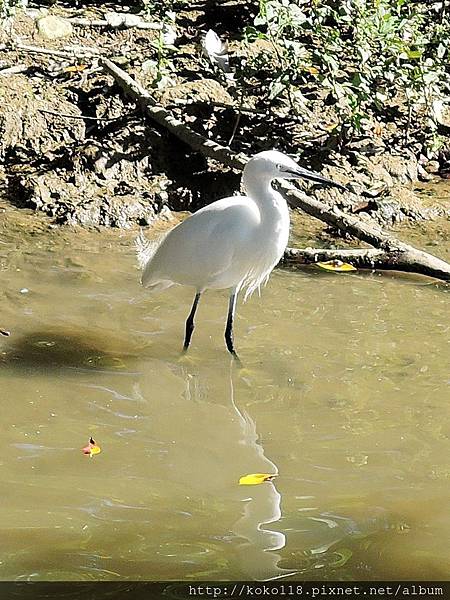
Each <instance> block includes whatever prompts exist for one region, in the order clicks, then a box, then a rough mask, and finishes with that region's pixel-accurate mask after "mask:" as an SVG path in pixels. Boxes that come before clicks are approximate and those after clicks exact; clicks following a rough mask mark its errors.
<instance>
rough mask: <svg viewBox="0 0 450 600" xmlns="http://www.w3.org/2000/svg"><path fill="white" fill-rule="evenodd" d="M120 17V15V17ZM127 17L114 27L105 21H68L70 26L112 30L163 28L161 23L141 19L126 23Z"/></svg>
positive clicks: (73, 19)
mask: <svg viewBox="0 0 450 600" xmlns="http://www.w3.org/2000/svg"><path fill="white" fill-rule="evenodd" d="M120 16H122V15H120ZM128 16H129V15H127V14H125V15H124V18H123V20H122V21H121V22H118V24H117V25H115V24H114V23H113V22H112V21H108V20H107V19H93V20H92V21H91V20H90V19H84V18H79V17H73V18H72V19H68V21H69V22H70V23H72V25H75V26H82V27H83V26H86V27H111V28H112V29H122V28H125V29H131V28H133V27H135V28H136V29H152V30H154V31H159V30H161V29H162V28H163V24H162V23H150V22H147V21H144V19H141V20H140V21H133V22H132V23H131V24H130V23H128V22H127V19H126V17H128Z"/></svg>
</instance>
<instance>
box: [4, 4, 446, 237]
mask: <svg viewBox="0 0 450 600" xmlns="http://www.w3.org/2000/svg"><path fill="white" fill-rule="evenodd" d="M228 4H230V6H231V8H233V6H234V4H233V3H227V5H228ZM110 8H111V7H108V9H110ZM112 8H115V9H116V10H118V11H119V10H120V7H114V5H112ZM131 9H133V7H131ZM234 9H235V10H236V6H234ZM122 10H123V8H122ZM136 10H137V8H136ZM131 12H132V11H131ZM213 12H214V11H212V12H211V11H210V12H208V8H207V7H206V5H205V7H203V8H202V7H199V8H196V9H195V10H193V9H191V10H186V11H184V12H183V13H182V14H180V15H178V16H177V19H176V37H175V39H174V40H173V42H172V46H173V50H171V54H170V60H171V65H172V67H171V68H169V66H168V64H165V65H164V69H163V67H162V64H161V61H160V64H157V68H158V69H159V70H160V72H161V73H159V75H161V74H162V75H161V77H165V78H166V80H165V81H163V82H162V83H161V80H160V81H159V83H158V84H157V85H156V84H155V74H154V69H155V60H156V58H157V56H158V53H159V54H160V53H161V49H160V48H159V49H158V44H159V40H160V32H159V31H158V30H155V29H139V28H135V27H122V28H117V27H116V28H113V27H111V26H110V25H108V24H107V25H105V26H100V27H99V26H86V25H76V24H72V22H71V21H70V19H72V18H74V16H75V17H77V18H85V19H87V20H91V21H92V20H93V19H95V18H97V19H98V18H100V17H101V18H104V16H105V9H102V8H95V7H91V8H89V9H87V8H80V9H79V10H77V11H74V10H72V9H64V8H61V7H53V8H52V9H51V13H49V14H50V15H53V16H57V17H59V18H60V21H59V25H61V23H62V24H63V25H64V24H65V28H64V27H63V28H62V30H60V31H58V30H57V29H56V30H55V24H54V23H53V25H52V26H51V27H50V31H49V30H48V29H45V28H43V26H42V20H43V18H47V17H48V13H47V12H42V11H41V12H38V11H37V10H36V9H35V8H33V7H31V9H30V10H29V11H28V13H24V12H18V13H16V15H15V18H14V20H13V22H12V29H11V31H10V32H9V33H8V32H7V31H4V32H3V33H2V39H1V40H0V44H1V43H4V44H5V45H6V47H5V48H4V49H3V51H1V52H0V65H1V69H8V68H10V67H20V69H17V70H20V71H21V72H12V73H7V74H4V75H3V76H2V77H1V78H0V100H1V102H0V187H1V190H0V191H1V192H2V195H3V196H4V197H6V198H7V199H8V200H9V202H11V203H12V204H13V205H15V206H18V207H24V208H31V209H33V210H38V211H42V212H43V213H45V214H46V215H49V216H50V217H52V219H53V222H54V223H56V224H61V223H69V224H81V225H85V226H97V225H106V226H112V227H120V228H126V227H130V226H132V225H135V224H138V225H147V224H149V223H152V222H153V221H154V220H155V218H156V217H157V216H158V215H160V214H161V213H162V214H167V213H168V211H170V210H196V209H198V208H199V207H201V206H203V205H205V204H207V203H209V202H211V201H212V200H215V199H217V198H219V197H221V196H225V195H227V194H231V193H233V192H235V191H236V190H238V189H239V181H240V176H239V174H238V173H235V172H232V171H225V170H223V169H222V168H220V167H219V166H218V165H217V164H214V163H213V162H211V161H209V162H208V161H207V160H206V159H205V158H204V157H202V156H201V155H199V154H196V153H193V152H192V151H191V149H190V148H189V147H187V146H185V145H184V144H182V143H181V142H180V141H179V140H178V139H176V138H175V137H174V136H172V135H171V134H169V133H168V132H167V131H166V130H164V129H163V128H161V127H160V126H158V125H155V124H154V123H152V122H151V121H150V120H148V119H147V120H146V119H145V118H144V117H143V116H142V114H141V112H140V110H139V108H138V107H136V106H135V105H134V104H133V103H131V102H129V101H128V100H127V99H126V98H124V96H123V93H122V92H121V91H120V90H119V88H118V87H117V86H116V85H115V84H114V81H113V80H112V78H110V77H109V76H107V75H105V74H104V73H103V72H102V70H101V69H100V68H99V66H98V63H97V61H96V59H95V56H94V55H95V53H97V54H98V53H100V54H103V55H107V56H111V57H112V58H113V59H114V60H116V61H117V62H119V63H120V64H121V65H122V68H125V69H126V70H127V71H128V72H129V73H130V74H132V75H133V76H134V77H136V79H138V81H140V82H141V83H142V84H143V85H145V86H147V87H148V88H149V89H153V94H154V98H155V100H156V101H157V102H158V103H160V104H161V105H162V106H165V107H169V108H170V109H171V110H172V111H173V113H174V114H175V115H176V116H177V117H178V118H180V120H182V121H183V122H186V123H187V124H188V125H189V126H190V127H191V128H192V129H194V130H196V131H198V132H199V133H201V134H202V135H205V136H206V137H209V138H210V139H213V140H216V141H218V142H219V143H221V144H224V145H227V143H228V142H229V141H230V140H231V143H230V146H231V148H232V150H233V151H235V152H240V151H243V152H247V153H249V154H252V153H254V152H257V151H260V150H262V149H267V148H270V147H277V148H279V149H281V150H285V151H288V152H295V151H297V152H298V155H299V158H300V160H301V162H302V163H303V164H305V165H306V166H309V167H312V168H314V169H316V170H318V171H322V172H323V173H324V174H327V175H329V176H331V177H333V178H334V179H336V180H337V181H340V182H342V183H345V184H347V185H348V187H349V189H350V190H351V191H349V193H348V194H343V195H342V194H341V195H340V196H339V198H337V197H336V195H335V194H334V193H333V192H332V191H329V190H324V189H319V188H317V189H310V190H309V193H311V194H316V195H317V197H318V198H319V199H321V200H324V201H325V202H327V203H329V204H337V206H338V207H339V208H341V209H343V210H346V211H348V212H351V213H355V214H358V216H360V217H361V218H363V219H368V220H375V221H377V222H378V223H381V224H382V225H384V226H389V225H393V224H396V223H399V222H403V221H408V222H409V221H411V222H414V221H417V220H424V219H433V218H436V217H439V216H445V215H449V214H450V203H449V202H448V201H440V202H429V201H424V195H423V194H421V193H420V189H421V187H422V186H421V184H420V183H418V182H419V179H422V180H423V179H427V180H433V179H435V178H436V180H437V178H438V171H439V168H440V165H439V163H438V162H437V161H426V160H425V159H424V157H423V156H421V154H420V146H419V145H418V144H417V143H415V142H414V140H412V143H411V150H408V149H406V150H405V149H404V148H399V147H398V146H397V145H396V144H394V143H393V140H394V139H396V138H397V137H398V136H399V132H398V131H397V130H396V129H395V124H392V127H389V128H387V127H386V128H384V129H383V131H378V132H376V133H374V135H372V136H366V137H360V138H358V139H355V140H354V142H353V143H352V144H349V145H347V147H346V148H345V152H342V151H338V149H337V148H336V147H333V146H332V145H331V146H330V144H329V140H328V139H327V138H326V136H324V134H323V130H324V127H323V124H324V122H326V121H328V120H332V118H333V115H332V114H331V113H330V110H329V108H328V107H327V106H326V103H325V99H324V98H322V99H320V97H318V98H317V99H316V101H315V102H314V103H313V108H312V110H311V117H310V119H308V120H307V121H305V120H304V119H299V118H293V117H292V115H288V114H285V113H284V112H283V111H282V110H279V111H269V112H264V111H263V110H262V109H261V107H260V106H259V105H258V94H257V89H255V93H254V97H253V99H251V98H250V99H249V98H248V97H247V100H246V101H247V103H248V102H250V104H251V106H249V107H248V110H247V111H239V109H238V108H236V106H237V102H236V97H237V92H236V86H235V83H234V82H232V81H229V80H227V79H224V78H223V77H222V76H221V75H220V74H218V73H216V72H215V71H214V70H213V69H211V67H210V65H208V63H207V61H205V59H204V57H202V53H201V50H200V49H199V46H198V42H199V41H200V40H201V37H202V35H203V34H202V33H201V30H202V29H204V28H207V27H208V26H209V25H210V23H209V20H212V19H213V18H214V19H217V14H216V13H214V14H213ZM231 14H232V13H231V9H230V12H227V9H226V7H223V8H222V13H221V19H222V25H223V28H224V29H226V30H228V32H229V37H230V40H231V42H230V48H231V50H232V57H234V60H235V61H236V62H238V61H239V60H243V59H244V57H243V53H244V47H243V45H242V44H241V42H240V40H239V39H238V38H237V39H233V19H231V17H230V15H231ZM234 14H235V13H234ZM241 16H242V18H244V17H245V15H244V14H243V15H241ZM50 25H51V22H50ZM52 27H53V29H52ZM237 32H238V29H237V24H236V22H234V33H235V34H236V35H237ZM30 46H38V47H40V48H43V47H45V48H47V49H49V50H50V51H52V52H56V54H42V53H36V52H31V51H30V50H29V47H30ZM0 47H1V46H0ZM25 47H27V48H28V49H26V48H25ZM24 48H25V49H24ZM74 48H75V49H77V48H78V49H79V56H80V58H79V60H75V59H71V60H68V59H66V58H63V57H62V56H59V55H57V53H58V52H63V53H64V52H65V51H68V49H69V50H71V51H73V49H74ZM246 51H248V49H246ZM251 52H254V53H261V54H264V53H266V54H267V48H266V47H264V45H261V44H258V43H255V44H254V45H253V46H252V48H251ZM155 54H156V55H157V56H156V58H155ZM93 56H94V58H93ZM168 57H169V55H167V56H166V57H165V60H166V62H167V61H168ZM272 58H273V60H276V57H272ZM156 62H157V61H156ZM1 69H0V70H1ZM152 86H153V87H152ZM318 132H319V135H318ZM320 132H322V133H320ZM305 185H306V184H305Z"/></svg>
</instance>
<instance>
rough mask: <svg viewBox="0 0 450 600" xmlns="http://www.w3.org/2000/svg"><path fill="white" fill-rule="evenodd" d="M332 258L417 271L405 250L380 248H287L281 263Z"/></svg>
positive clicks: (357, 264)
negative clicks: (405, 254)
mask: <svg viewBox="0 0 450 600" xmlns="http://www.w3.org/2000/svg"><path fill="white" fill-rule="evenodd" d="M330 260H338V261H342V262H344V263H349V264H351V265H353V266H354V267H356V268H357V269H369V270H371V271H374V270H379V271H404V272H407V273H417V269H416V268H415V267H414V265H412V264H411V263H409V262H408V260H405V256H404V253H403V252H395V251H389V252H387V251H385V250H379V249H378V248H333V249H330V248H286V250H285V253H284V256H283V259H282V263H281V264H282V265H283V266H286V267H296V266H305V265H313V264H316V263H318V262H326V261H330Z"/></svg>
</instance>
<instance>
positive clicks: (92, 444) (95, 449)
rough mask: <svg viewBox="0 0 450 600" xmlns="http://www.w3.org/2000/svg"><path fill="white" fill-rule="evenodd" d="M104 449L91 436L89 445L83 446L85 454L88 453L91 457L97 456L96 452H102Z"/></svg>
mask: <svg viewBox="0 0 450 600" xmlns="http://www.w3.org/2000/svg"><path fill="white" fill-rule="evenodd" d="M101 451H102V449H101V448H100V446H97V444H96V442H95V441H94V439H93V438H92V437H90V438H89V443H88V445H87V446H85V447H84V448H83V454H88V455H89V457H90V458H92V457H93V456H95V454H100V452H101Z"/></svg>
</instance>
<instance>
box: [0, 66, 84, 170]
mask: <svg viewBox="0 0 450 600" xmlns="http://www.w3.org/2000/svg"><path fill="white" fill-rule="evenodd" d="M41 108H42V109H47V110H49V109H50V110H54V111H57V112H61V113H65V114H72V115H75V116H77V115H79V114H80V110H79V109H78V107H76V106H75V105H74V104H72V103H71V102H69V101H68V100H67V98H66V97H65V94H62V93H61V91H60V90H59V89H58V88H57V87H55V86H54V85H48V86H47V87H45V86H43V85H42V84H39V89H37V88H36V86H33V85H32V80H30V78H29V77H26V76H25V75H11V76H9V77H8V85H4V86H0V161H4V162H5V164H6V165H8V164H9V163H10V162H15V161H17V159H18V157H20V156H23V157H24V158H25V157H26V161H27V162H30V160H33V159H35V158H37V159H39V160H42V159H43V157H45V156H49V154H50V153H51V152H53V150H54V149H55V148H57V147H58V146H60V145H62V146H70V145H71V144H73V143H74V142H78V141H80V140H82V139H83V138H84V132H85V124H84V122H83V121H82V120H81V119H72V120H71V121H70V127H68V126H67V125H68V120H67V119H65V118H62V117H58V116H55V115H49V114H46V113H42V112H40V110H39V109H41Z"/></svg>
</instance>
